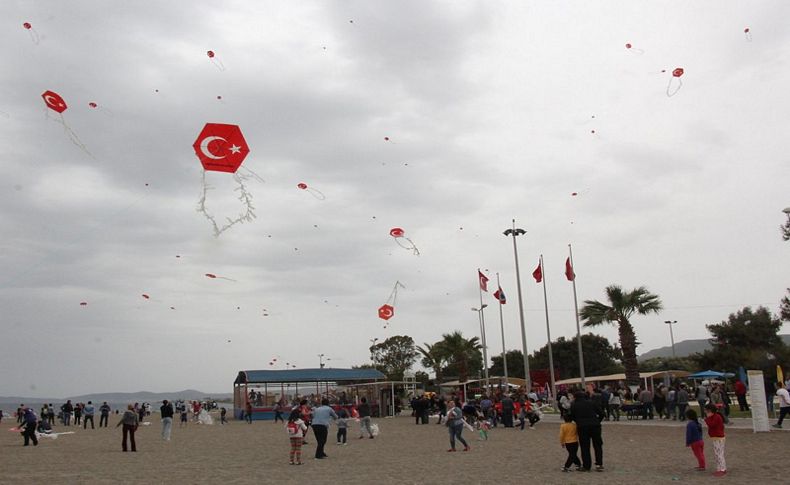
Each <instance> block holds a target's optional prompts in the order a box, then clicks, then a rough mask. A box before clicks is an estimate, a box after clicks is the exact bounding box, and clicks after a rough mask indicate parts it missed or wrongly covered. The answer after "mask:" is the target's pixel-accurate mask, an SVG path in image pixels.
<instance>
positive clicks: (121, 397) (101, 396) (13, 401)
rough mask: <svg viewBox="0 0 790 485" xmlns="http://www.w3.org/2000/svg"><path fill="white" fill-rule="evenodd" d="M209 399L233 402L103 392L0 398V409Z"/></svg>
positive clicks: (188, 392)
mask: <svg viewBox="0 0 790 485" xmlns="http://www.w3.org/2000/svg"><path fill="white" fill-rule="evenodd" d="M207 397H210V398H211V399H214V400H216V401H220V402H223V401H224V402H228V401H232V400H233V394H231V393H213V394H212V393H210V392H203V391H196V390H194V389H185V390H183V391H175V392H148V391H139V392H105V393H96V394H84V395H82V396H68V397H20V396H0V409H5V410H6V411H8V410H10V409H16V407H17V406H19V404H20V403H24V404H30V405H39V404H44V403H53V404H55V405H56V406H59V405H60V404H63V403H64V402H66V400H67V399H71V402H88V401H93V402H94V403H101V402H104V401H107V402H108V403H110V405H111V406H112V407H113V408H115V409H117V408H119V407H121V406H124V405H125V404H128V403H135V402H140V403H142V402H148V403H151V404H155V403H158V402H161V401H162V400H163V399H167V400H170V401H176V400H178V399H183V400H185V401H190V400H199V399H204V398H207Z"/></svg>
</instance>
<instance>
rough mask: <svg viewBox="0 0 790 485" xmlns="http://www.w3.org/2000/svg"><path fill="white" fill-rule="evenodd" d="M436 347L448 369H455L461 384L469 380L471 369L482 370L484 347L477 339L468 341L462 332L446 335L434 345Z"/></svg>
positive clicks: (473, 338)
mask: <svg viewBox="0 0 790 485" xmlns="http://www.w3.org/2000/svg"><path fill="white" fill-rule="evenodd" d="M436 347H438V348H439V350H438V352H439V355H440V356H442V357H443V359H444V361H445V362H446V363H447V368H450V369H454V370H455V371H456V372H457V373H458V380H460V381H461V382H466V381H467V380H469V372H470V370H471V369H480V368H482V365H483V357H482V354H481V353H480V349H481V348H482V346H481V345H480V342H479V340H478V338H477V337H472V338H470V339H466V338H464V336H463V335H461V332H453V333H449V334H448V333H446V334H443V335H442V340H440V341H438V342H436V343H435V344H434V348H436Z"/></svg>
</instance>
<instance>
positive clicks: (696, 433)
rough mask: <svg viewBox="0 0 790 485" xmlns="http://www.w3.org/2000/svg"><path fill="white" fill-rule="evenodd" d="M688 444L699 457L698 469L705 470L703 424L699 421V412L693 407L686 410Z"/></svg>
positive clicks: (695, 455)
mask: <svg viewBox="0 0 790 485" xmlns="http://www.w3.org/2000/svg"><path fill="white" fill-rule="evenodd" d="M686 418H688V420H689V422H688V423H687V424H686V446H687V447H689V448H691V451H692V453H694V457H695V458H696V459H697V471H700V472H704V471H705V442H704V441H702V425H701V424H699V421H697V413H696V411H694V410H693V409H689V410H687V411H686Z"/></svg>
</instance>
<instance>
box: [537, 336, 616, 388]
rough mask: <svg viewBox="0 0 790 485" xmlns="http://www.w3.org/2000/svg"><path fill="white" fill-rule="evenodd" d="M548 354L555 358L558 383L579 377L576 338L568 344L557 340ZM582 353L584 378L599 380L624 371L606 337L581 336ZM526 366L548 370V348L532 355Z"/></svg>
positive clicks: (559, 339)
mask: <svg viewBox="0 0 790 485" xmlns="http://www.w3.org/2000/svg"><path fill="white" fill-rule="evenodd" d="M551 352H552V356H553V357H554V369H555V370H557V371H559V375H560V377H559V378H558V379H570V378H572V377H579V345H578V339H577V338H576V337H573V338H572V339H568V340H566V339H565V337H560V338H558V339H557V340H555V341H554V342H552V343H551ZM582 352H583V353H584V371H585V374H586V375H589V376H601V375H608V374H616V373H618V372H622V371H623V367H622V366H621V365H620V364H619V362H618V361H619V360H621V359H622V358H623V354H622V352H620V349H619V348H617V346H614V345H612V344H611V342H609V340H608V339H607V338H606V337H602V336H600V335H594V334H584V335H582ZM529 362H530V364H529V365H530V369H546V370H548V368H549V346H548V344H546V345H544V346H543V347H541V348H540V349H538V350H537V351H536V352H535V353H534V354H532V358H530V359H529Z"/></svg>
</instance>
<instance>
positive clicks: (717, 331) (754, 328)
mask: <svg viewBox="0 0 790 485" xmlns="http://www.w3.org/2000/svg"><path fill="white" fill-rule="evenodd" d="M781 328H782V321H781V320H780V319H779V318H776V317H774V316H773V315H771V312H770V311H769V310H768V309H767V308H764V307H758V308H757V310H755V311H752V309H751V308H750V307H745V308H744V309H742V310H740V311H738V312H737V313H732V314H730V316H729V318H728V319H727V320H726V321H722V322H721V323H717V324H712V325H707V329H708V331H709V332H710V333H711V336H712V337H713V338H711V339H710V343H711V345H712V346H713V348H712V349H710V350H706V351H705V352H702V353H699V354H694V355H693V356H691V358H692V359H693V360H694V361H695V362H696V363H697V365H698V366H699V367H700V368H702V369H714V370H721V371H729V372H734V371H736V370H738V367H739V366H743V367H744V368H746V369H762V370H763V372H766V374H768V375H772V374H773V373H774V371H775V368H776V364H779V363H782V362H790V349H788V347H787V346H786V345H785V344H784V342H783V341H782V338H781V337H780V336H779V330H780V329H781Z"/></svg>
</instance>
